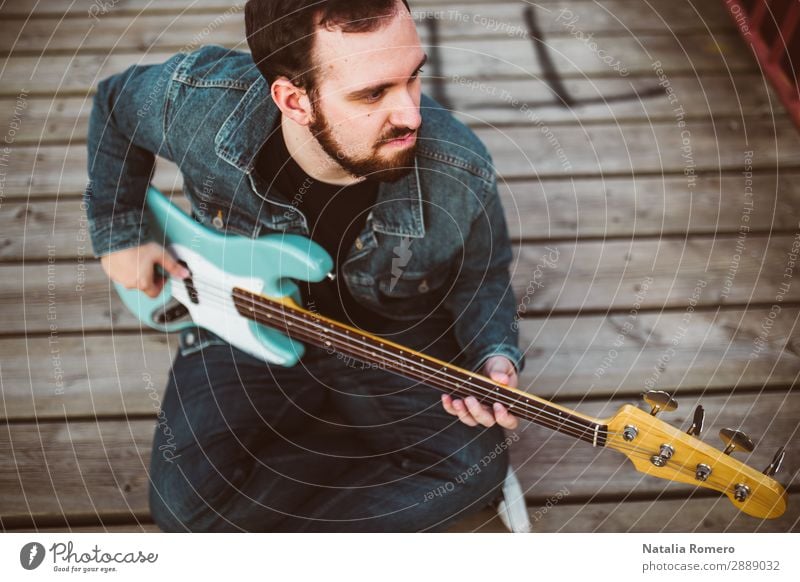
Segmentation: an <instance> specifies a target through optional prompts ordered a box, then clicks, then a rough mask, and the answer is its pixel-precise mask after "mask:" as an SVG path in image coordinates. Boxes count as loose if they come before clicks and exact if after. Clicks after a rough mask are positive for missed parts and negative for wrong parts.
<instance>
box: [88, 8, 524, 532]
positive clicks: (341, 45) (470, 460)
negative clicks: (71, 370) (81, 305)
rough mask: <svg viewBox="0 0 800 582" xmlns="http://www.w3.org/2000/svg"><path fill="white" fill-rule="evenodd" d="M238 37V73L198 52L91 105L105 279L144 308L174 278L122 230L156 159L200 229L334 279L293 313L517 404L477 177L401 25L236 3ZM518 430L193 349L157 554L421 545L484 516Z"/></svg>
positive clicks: (364, 371) (379, 373) (485, 181)
mask: <svg viewBox="0 0 800 582" xmlns="http://www.w3.org/2000/svg"><path fill="white" fill-rule="evenodd" d="M245 22H246V27H247V36H248V39H247V40H248V45H249V47H250V50H251V55H252V56H251V55H249V54H246V53H242V52H234V51H227V50H225V49H223V48H221V47H214V46H210V47H204V48H202V49H200V50H198V51H195V52H193V53H191V54H188V55H183V54H178V55H175V56H174V57H172V58H171V59H169V60H168V61H167V62H165V63H163V64H161V65H152V66H139V67H131V68H130V69H128V70H127V71H125V72H124V73H122V74H120V75H116V76H113V77H111V78H109V79H106V80H104V81H103V82H101V83H100V85H99V87H98V92H97V96H96V98H95V107H94V110H93V112H92V117H91V121H90V135H89V153H90V159H89V172H90V182H89V186H88V187H87V193H86V201H87V205H88V214H89V219H90V225H91V235H92V242H93V245H94V250H95V254H96V255H97V256H99V257H101V261H102V265H103V268H104V269H105V271H106V273H107V274H108V275H109V277H110V278H111V279H113V280H115V281H117V282H119V283H121V284H123V285H124V286H125V287H127V288H129V289H130V288H136V289H139V290H141V291H142V292H144V293H146V294H148V295H150V296H156V295H157V294H158V293H159V291H160V289H161V287H162V286H163V280H161V279H160V278H159V277H158V276H157V275H156V274H155V267H156V266H160V267H162V268H163V269H164V270H165V271H167V272H168V273H169V274H170V275H172V276H174V277H185V276H186V275H187V273H186V271H185V269H184V268H183V267H182V266H181V265H179V264H177V263H176V262H175V260H174V259H173V258H172V257H170V256H169V254H168V253H166V252H165V250H164V249H163V248H162V247H161V246H160V245H159V244H158V241H150V240H149V231H148V226H147V222H146V218H145V217H144V216H143V212H142V208H143V199H144V194H145V191H146V187H147V184H148V180H149V176H150V174H151V170H152V167H153V163H154V154H158V155H161V156H163V157H166V158H169V159H171V160H173V161H174V162H175V163H176V164H177V165H178V166H179V167H180V169H181V171H182V174H183V178H184V192H185V193H186V195H187V196H188V198H189V200H190V201H191V203H192V209H193V214H194V216H195V217H196V218H197V220H199V221H200V222H202V223H203V224H205V225H207V226H208V227H209V228H214V229H218V230H221V231H225V232H230V233H235V234H237V235H245V236H252V237H255V236H261V235H265V234H268V233H271V232H295V233H299V234H303V235H306V236H310V237H311V238H313V239H314V240H316V241H317V242H319V243H320V244H321V245H322V246H323V247H324V248H326V249H327V250H328V252H330V253H331V255H332V257H333V258H334V260H335V265H336V270H335V276H334V277H332V278H331V279H329V280H327V281H324V282H322V283H319V284H313V285H308V284H306V285H305V286H304V287H303V295H304V302H305V303H306V306H307V307H308V308H309V309H313V310H316V311H318V312H320V313H322V314H324V315H327V316H330V317H334V318H336V319H339V320H343V321H345V322H346V323H349V324H351V325H357V326H359V327H361V328H363V329H365V330H367V331H371V332H373V333H376V334H379V335H383V336H385V337H388V338H391V339H392V340H393V341H396V342H399V343H402V344H404V345H407V346H408V347H410V348H412V349H416V350H419V351H424V352H426V353H429V354H431V355H433V356H436V357H438V358H440V359H444V360H448V361H454V362H456V363H459V364H460V365H463V366H464V367H467V368H469V369H472V370H476V371H480V372H481V373H483V374H485V375H488V376H490V377H491V378H493V379H494V380H497V381H499V382H502V383H505V384H508V385H510V386H516V384H517V373H518V371H519V370H520V369H521V368H522V366H523V362H524V358H523V354H522V353H521V352H520V350H519V349H518V348H517V336H516V333H515V331H514V330H515V326H513V325H512V323H513V317H514V305H515V303H514V298H513V294H512V292H511V289H510V285H509V275H508V265H509V263H510V260H511V252H510V244H509V240H508V233H507V227H506V224H505V221H504V218H503V211H502V207H501V205H500V202H499V199H498V196H497V188H496V177H495V173H494V171H493V168H492V166H491V163H490V159H489V155H488V152H487V151H486V149H485V147H484V146H483V144H481V143H480V141H479V140H478V139H477V138H476V137H475V135H474V134H473V133H472V132H471V131H469V130H468V129H467V128H466V127H465V126H463V125H462V124H460V123H459V122H457V121H456V120H455V119H454V118H453V117H452V116H451V115H450V114H449V113H448V112H446V111H444V110H442V109H441V108H440V107H439V106H438V105H437V104H436V103H435V102H433V101H432V100H430V99H428V98H427V97H423V96H422V95H421V90H420V71H421V68H422V66H423V65H424V62H425V60H426V58H427V57H426V54H425V52H424V50H423V48H422V46H421V44H420V40H419V37H418V36H417V32H416V29H415V26H414V23H413V20H412V18H411V16H410V12H409V9H408V5H407V4H405V2H404V1H401V0H355V1H354V0H327V1H326V0H323V1H319V0H250V1H249V2H248V4H247V5H246V7H245ZM331 410H332V411H333V413H334V414H335V415H336V416H335V418H336V420H331V419H330V418H327V417H323V416H321V415H323V414H324V413H325V411H331ZM456 418H457V419H458V420H456ZM459 421H460V422H459ZM516 426H517V419H516V418H514V417H513V416H512V415H511V414H510V413H509V412H508V411H507V410H506V409H505V408H504V407H503V406H502V405H500V404H499V403H497V404H494V406H493V407H489V406H487V405H483V404H481V403H479V402H477V401H476V400H475V399H474V398H467V399H466V400H463V401H462V400H461V399H455V398H451V397H450V396H449V395H442V396H441V398H440V397H439V395H438V393H437V392H436V391H435V390H434V389H433V388H431V387H428V386H425V385H422V384H420V383H416V382H413V381H411V380H409V379H405V378H401V377H400V376H397V375H394V374H391V373H389V372H387V371H385V370H381V369H376V368H374V367H372V368H364V367H363V366H361V365H358V364H357V363H355V362H352V361H348V360H346V359H342V358H341V357H337V356H336V355H333V354H329V353H326V352H325V351H324V350H320V349H315V348H313V347H311V346H309V347H308V349H307V351H306V354H305V355H304V356H303V358H302V359H301V361H300V363H299V364H297V365H296V366H293V367H290V368H282V367H280V366H274V365H268V364H265V363H264V362H262V361H260V360H257V359H256V358H254V357H252V356H249V355H247V354H245V353H243V352H241V351H239V350H237V349H235V348H233V347H231V346H230V345H228V344H226V343H225V342H224V341H222V340H221V339H220V338H218V337H216V336H213V335H212V334H210V333H209V332H207V331H205V330H203V329H199V328H195V329H193V330H191V331H188V332H184V333H183V334H182V336H181V342H180V349H179V351H178V354H177V356H176V359H175V361H174V364H173V367H172V371H171V373H170V380H169V384H168V386H167V390H166V393H165V396H164V402H163V404H162V410H161V412H160V415H159V424H158V427H157V429H156V433H155V442H154V445H153V459H152V464H151V471H150V478H151V485H152V486H151V495H150V502H151V510H152V514H153V518H154V520H155V521H156V523H157V524H158V525H159V526H160V527H161V528H162V529H164V530H166V531H241V530H244V531H437V530H442V529H445V528H446V527H447V526H448V525H450V524H451V523H452V522H453V521H455V520H458V519H459V518H461V517H463V516H465V515H467V514H468V513H470V512H473V511H477V510H479V509H481V508H482V507H484V506H485V505H486V504H487V503H489V502H491V501H492V500H493V499H495V498H496V497H497V495H498V492H499V491H500V488H501V486H502V484H503V480H504V478H505V476H506V469H507V466H508V461H507V451H506V449H507V444H508V439H507V438H504V434H503V431H502V427H504V428H507V429H514V428H516Z"/></svg>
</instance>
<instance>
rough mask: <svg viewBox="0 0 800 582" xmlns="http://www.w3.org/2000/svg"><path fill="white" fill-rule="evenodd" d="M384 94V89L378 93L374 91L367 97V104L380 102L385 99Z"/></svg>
mask: <svg viewBox="0 0 800 582" xmlns="http://www.w3.org/2000/svg"><path fill="white" fill-rule="evenodd" d="M383 93H384V90H383V89H378V90H377V91H373V92H372V93H370V94H369V95H367V96H366V97H365V98H364V99H365V100H366V101H367V103H375V102H376V101H378V100H380V98H381V97H383Z"/></svg>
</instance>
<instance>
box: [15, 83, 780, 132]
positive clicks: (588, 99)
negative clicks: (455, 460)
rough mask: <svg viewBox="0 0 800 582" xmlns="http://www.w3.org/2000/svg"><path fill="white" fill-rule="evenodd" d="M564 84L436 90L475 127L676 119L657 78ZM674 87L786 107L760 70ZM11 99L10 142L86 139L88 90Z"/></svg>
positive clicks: (694, 113)
mask: <svg viewBox="0 0 800 582" xmlns="http://www.w3.org/2000/svg"><path fill="white" fill-rule="evenodd" d="M564 86H565V90H566V91H567V93H568V94H569V95H570V97H571V99H573V101H572V102H571V103H570V104H569V105H566V104H564V103H562V102H560V101H558V100H557V99H556V98H555V97H554V96H553V95H552V93H551V91H550V89H549V88H548V85H547V83H546V82H544V81H541V80H532V79H523V80H514V81H502V80H500V81H492V82H459V81H457V80H454V79H443V83H442V84H441V86H440V87H439V88H438V89H436V94H437V95H444V97H443V99H445V100H446V102H447V104H448V107H450V108H451V110H452V111H453V113H454V114H455V115H456V117H457V118H459V119H460V120H461V121H462V122H464V123H466V124H467V125H470V126H473V127H475V126H481V125H508V124H522V125H531V123H532V121H531V118H530V116H529V114H527V113H526V111H534V112H535V113H536V115H537V116H538V117H539V118H540V119H541V120H542V121H543V122H544V123H548V124H578V123H590V122H591V123H597V122H614V123H617V122H630V121H646V122H648V123H650V122H652V121H672V120H674V119H675V112H674V105H672V104H670V103H669V101H668V100H667V97H666V95H665V94H664V92H663V91H662V89H661V88H660V87H658V85H657V82H656V80H655V79H647V78H636V79H630V78H629V79H624V78H611V79H566V80H565V81H564ZM672 86H673V87H674V89H675V92H676V93H677V94H679V95H681V97H682V99H681V105H682V106H683V108H684V110H685V112H686V119H692V120H696V119H700V118H707V117H709V116H711V117H714V118H722V117H734V118H736V119H734V120H731V121H726V122H725V123H737V122H738V119H739V118H741V116H742V113H743V112H744V113H745V114H746V115H747V116H749V117H750V119H751V120H754V116H764V117H766V116H768V115H776V116H777V119H776V120H775V121H774V123H775V124H778V123H782V122H783V116H784V113H783V111H782V110H780V109H778V110H776V105H775V104H776V103H777V101H776V98H775V96H774V95H772V94H771V92H769V91H768V90H767V88H765V86H764V83H763V80H762V79H761V77H760V76H758V75H750V74H743V75H739V76H737V77H735V78H733V79H731V78H729V77H721V76H718V75H710V74H709V75H704V76H703V77H702V78H698V77H695V76H680V77H674V78H673V79H672ZM423 90H424V91H425V92H426V93H427V94H431V95H433V94H434V87H433V85H432V79H430V78H427V79H425V82H424V87H423ZM90 93H93V91H90ZM512 99H516V100H517V101H518V103H519V104H518V105H517V106H516V107H515V106H513V105H512V104H511V102H510V100H512ZM16 103H17V101H16V99H12V98H5V99H0V121H2V122H3V123H4V124H5V125H8V124H9V123H10V122H11V121H12V119H14V118H20V122H19V126H20V127H19V129H18V131H17V133H16V135H15V141H14V143H16V144H17V145H28V144H39V145H42V144H46V143H50V142H60V143H63V142H69V143H73V144H74V143H78V142H81V141H85V139H86V132H87V129H88V123H89V114H90V112H91V108H92V99H91V97H90V95H89V94H87V95H86V96H83V97H55V98H50V97H31V98H29V99H26V103H25V107H24V108H16V109H15V106H16ZM522 104H525V106H526V108H527V109H523V107H522ZM770 123H773V122H772V121H771V120H770Z"/></svg>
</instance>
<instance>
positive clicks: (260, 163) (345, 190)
mask: <svg viewBox="0 0 800 582" xmlns="http://www.w3.org/2000/svg"><path fill="white" fill-rule="evenodd" d="M256 169H257V171H258V173H259V175H260V176H261V178H262V179H264V180H266V181H267V183H270V182H271V183H272V187H273V188H275V189H276V190H277V191H278V192H280V194H281V195H282V196H284V197H285V198H286V199H287V200H289V201H290V202H291V204H292V205H293V206H296V207H297V208H298V209H299V210H300V212H302V213H303V214H304V215H305V217H306V220H307V221H308V228H309V236H310V238H311V239H312V240H313V241H314V242H316V243H317V244H319V245H320V246H322V248H324V249H325V250H326V251H328V254H330V256H331V257H332V258H333V262H334V273H336V277H335V279H334V280H333V281H331V280H330V279H328V278H325V279H323V280H322V281H321V282H319V283H308V282H304V281H298V282H297V283H298V285H299V287H300V291H301V294H302V296H303V304H304V305H305V307H306V308H307V309H309V310H310V311H314V312H316V313H319V314H320V315H325V316H327V317H331V318H333V319H335V320H337V321H340V322H342V323H347V324H349V325H354V326H356V327H359V328H361V329H364V330H375V331H378V330H380V328H381V326H382V325H383V323H385V322H386V321H387V320H386V319H385V318H383V317H381V316H380V315H378V314H377V313H375V312H374V311H370V310H368V309H366V308H365V307H363V306H362V305H361V304H360V303H358V302H357V301H356V300H355V299H354V298H353V296H352V295H351V293H350V291H349V289H348V288H347V284H346V283H345V282H344V279H343V278H342V276H341V274H340V266H341V264H342V263H343V262H344V261H345V259H346V258H347V254H348V251H349V250H350V247H351V246H352V245H353V243H354V242H355V239H356V237H357V236H358V235H359V233H360V232H361V230H362V229H363V228H364V225H365V223H366V219H367V215H368V214H369V213H370V210H372V208H373V206H374V205H375V199H376V198H377V196H378V186H379V183H378V182H376V181H373V180H364V181H362V182H359V183H357V184H353V185H352V186H338V185H334V184H328V183H325V182H320V181H319V180H315V179H314V178H312V177H311V176H309V175H308V174H306V173H305V172H304V171H303V169H302V168H301V167H300V166H299V165H298V164H297V162H295V160H294V158H292V157H291V155H290V154H289V151H288V149H287V148H286V142H285V141H284V139H283V132H282V131H281V128H280V120H279V121H278V124H277V126H276V127H275V128H274V130H273V132H272V133H271V135H270V138H269V139H268V140H267V142H266V143H265V144H264V145H263V146H262V148H261V150H260V151H259V153H258V158H257V160H256Z"/></svg>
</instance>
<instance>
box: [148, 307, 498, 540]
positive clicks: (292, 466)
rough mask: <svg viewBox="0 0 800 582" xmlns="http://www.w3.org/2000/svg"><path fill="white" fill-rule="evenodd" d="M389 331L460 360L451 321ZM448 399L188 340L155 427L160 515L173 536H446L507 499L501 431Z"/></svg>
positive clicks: (153, 488) (319, 363) (153, 489)
mask: <svg viewBox="0 0 800 582" xmlns="http://www.w3.org/2000/svg"><path fill="white" fill-rule="evenodd" d="M376 333H377V335H381V336H382V337H386V338H388V339H391V340H392V341H395V342H398V343H401V344H403V345H406V346H408V347H410V348H412V349H414V350H417V351H422V352H425V353H427V354H429V355H431V356H434V357H437V358H439V359H441V360H445V361H449V362H452V363H455V364H458V363H459V358H460V353H459V349H458V347H457V343H456V340H455V336H454V335H453V332H452V327H451V326H450V324H449V322H447V321H444V320H442V319H427V320H424V321H422V322H417V323H409V322H391V323H390V324H387V326H386V327H385V328H384V329H382V330H381V331H379V332H376ZM440 394H441V392H440V391H439V390H437V389H434V388H431V387H429V386H426V385H424V384H420V383H419V382H416V381H413V380H409V379H405V378H403V377H400V376H398V375H396V374H394V373H391V372H388V371H386V370H383V369H380V368H378V367H375V366H369V365H365V364H361V363H360V362H355V361H353V360H351V359H347V358H345V357H343V356H340V355H337V354H331V353H327V352H326V351H325V350H324V349H322V348H316V347H313V346H311V345H309V344H306V353H305V355H304V356H303V358H302V359H301V360H300V362H299V363H298V364H297V365H295V366H293V367H291V368H285V367H281V366H276V365H269V364H267V363H265V362H263V361H261V360H258V359H256V358H254V357H252V356H250V355H248V354H245V353H244V352H242V351H240V350H238V349H236V348H234V347H232V346H231V345H230V344H227V343H226V342H224V341H223V340H221V339H220V338H218V337H217V336H214V335H213V334H211V333H210V332H207V331H205V330H202V329H198V328H193V329H190V330H188V331H184V332H183V333H182V335H181V346H180V349H179V350H178V354H177V355H176V358H175V361H174V363H173V367H172V370H171V372H170V377H169V382H168V385H167V389H166V393H165V396H164V401H163V403H162V407H161V411H160V413H159V416H158V425H157V426H156V429H155V439H154V443H153V454H152V460H151V467H150V508H151V513H152V517H153V519H154V521H155V523H156V524H157V525H158V526H159V527H160V528H161V529H162V530H163V531H253V532H255V531H273V532H333V531H343V532H347V531H353V532H412V531H442V530H445V529H447V527H448V526H449V525H450V524H452V523H453V522H454V521H457V520H459V519H461V518H463V517H465V516H466V515H468V514H470V513H472V512H475V511H478V510H480V509H482V508H483V507H485V506H486V505H488V504H489V503H491V502H493V501H495V500H496V499H497V498H498V497H499V495H500V491H501V487H502V484H503V480H504V478H505V475H506V469H507V467H508V458H507V451H506V449H507V447H506V446H505V443H504V440H505V435H504V433H503V430H502V428H501V427H500V426H499V425H495V426H493V427H491V428H486V427H483V426H477V427H469V426H467V425H465V424H463V423H462V422H460V421H459V420H458V419H457V418H456V417H454V416H451V415H449V414H447V413H446V412H445V411H444V409H443V408H442V405H441V399H440Z"/></svg>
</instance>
